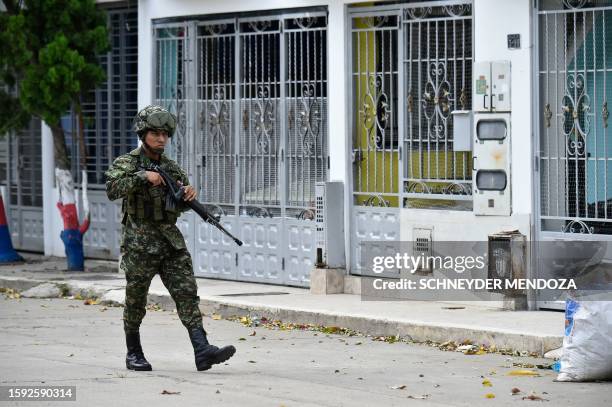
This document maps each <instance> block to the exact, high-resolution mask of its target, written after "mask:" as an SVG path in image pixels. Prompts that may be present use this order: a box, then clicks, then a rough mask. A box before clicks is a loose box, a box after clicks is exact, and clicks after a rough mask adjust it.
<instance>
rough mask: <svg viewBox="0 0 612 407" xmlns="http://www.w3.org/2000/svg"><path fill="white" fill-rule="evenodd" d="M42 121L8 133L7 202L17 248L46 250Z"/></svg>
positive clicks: (5, 140) (8, 215)
mask: <svg viewBox="0 0 612 407" xmlns="http://www.w3.org/2000/svg"><path fill="white" fill-rule="evenodd" d="M40 125H41V123H40V120H39V119H32V120H30V123H29V125H28V127H27V128H25V129H23V130H21V131H19V132H16V133H12V134H10V135H7V136H6V138H5V139H4V140H3V141H4V142H5V143H6V146H7V149H6V150H8V157H7V158H8V160H7V162H8V165H7V167H6V168H7V170H8V171H7V172H6V173H5V175H6V177H7V184H6V186H7V189H6V193H7V195H8V199H7V200H6V201H5V206H6V209H7V217H8V223H9V229H10V231H11V239H12V241H13V245H14V246H15V248H16V249H20V250H32V251H37V252H42V251H43V250H44V232H43V211H42V169H41V162H42V149H41V141H40V137H41V133H40Z"/></svg>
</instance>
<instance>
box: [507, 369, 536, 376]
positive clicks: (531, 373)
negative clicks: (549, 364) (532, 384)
mask: <svg viewBox="0 0 612 407" xmlns="http://www.w3.org/2000/svg"><path fill="white" fill-rule="evenodd" d="M539 375H540V374H539V373H538V372H535V371H533V370H511V371H509V372H508V376H539Z"/></svg>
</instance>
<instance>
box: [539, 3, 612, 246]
mask: <svg viewBox="0 0 612 407" xmlns="http://www.w3.org/2000/svg"><path fill="white" fill-rule="evenodd" d="M611 22H612V2H611V1H587V0H563V1H561V0H542V1H540V2H539V11H538V36H539V58H538V64H539V73H538V80H539V89H540V98H539V106H538V107H539V108H538V111H539V117H540V120H539V128H540V135H539V154H538V155H539V160H538V161H539V173H540V188H539V199H540V218H541V227H542V230H544V231H552V232H563V233H584V234H611V233H612V172H611V169H612V167H611V165H612V163H610V160H611V159H612V158H611V157H612V146H611V144H612V143H610V140H609V137H610V130H609V126H608V122H609V107H608V106H609V103H610V100H611V99H612V86H611V85H612V49H611V48H610V45H609V44H610V43H611V42H612V24H611Z"/></svg>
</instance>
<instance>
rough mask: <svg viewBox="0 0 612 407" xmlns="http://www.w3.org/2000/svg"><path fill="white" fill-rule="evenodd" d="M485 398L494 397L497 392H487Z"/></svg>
mask: <svg viewBox="0 0 612 407" xmlns="http://www.w3.org/2000/svg"><path fill="white" fill-rule="evenodd" d="M485 398H488V399H494V398H495V394H493V393H487V394H485Z"/></svg>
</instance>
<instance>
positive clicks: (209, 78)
mask: <svg viewBox="0 0 612 407" xmlns="http://www.w3.org/2000/svg"><path fill="white" fill-rule="evenodd" d="M155 49H156V57H155V61H156V66H157V68H156V76H155V95H156V99H157V101H158V103H160V104H161V105H163V106H166V107H168V108H170V109H171V110H172V111H173V112H175V113H176V114H177V115H178V116H179V122H181V118H184V119H183V123H184V125H183V128H180V129H177V135H176V137H174V138H173V146H174V149H175V150H174V151H175V154H176V157H177V159H178V161H179V163H181V164H182V165H183V166H184V167H185V168H189V171H190V174H193V175H194V177H193V179H195V180H196V182H197V186H198V189H199V191H200V198H201V199H202V200H203V201H204V202H206V203H208V204H210V205H214V206H216V207H217V208H218V209H219V210H221V211H225V212H229V213H230V214H231V213H236V214H237V213H240V214H246V215H250V216H263V217H269V216H298V215H299V214H300V213H303V212H304V211H305V210H311V209H314V206H315V202H314V200H315V184H316V182H318V181H323V180H325V179H326V178H327V53H326V52H327V17H326V13H320V12H317V13H306V14H297V15H296V14H287V15H285V14H280V15H275V16H271V17H269V18H262V17H241V18H232V19H225V20H215V21H200V22H196V21H192V22H185V23H180V24H166V25H157V26H156V28H155ZM191 55H193V56H194V57H193V58H192V57H191ZM192 95H193V96H192ZM192 100H193V102H192ZM189 126H191V128H193V129H194V131H193V132H189V131H187V132H186V131H185V128H186V127H189ZM179 127H180V126H179ZM193 134H196V135H197V136H195V137H193Z"/></svg>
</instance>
